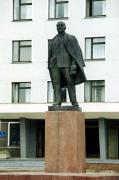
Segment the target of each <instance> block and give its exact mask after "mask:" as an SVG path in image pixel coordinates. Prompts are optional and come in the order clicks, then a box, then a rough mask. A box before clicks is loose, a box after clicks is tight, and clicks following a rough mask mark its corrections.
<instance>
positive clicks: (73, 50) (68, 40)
mask: <svg viewBox="0 0 119 180" xmlns="http://www.w3.org/2000/svg"><path fill="white" fill-rule="evenodd" d="M56 37H57V35H56V36H55V37H54V38H53V39H52V40H50V43H49V53H48V68H49V72H50V76H51V80H52V68H51V67H50V61H51V58H52V56H53V54H52V49H53V48H56V46H55V44H53V42H54V41H55V38H56ZM64 45H65V48H66V50H67V51H68V53H69V54H70V56H71V58H72V60H74V61H75V62H76V64H77V73H76V74H75V75H73V79H74V83H75V85H77V84H81V83H83V82H85V81H86V76H85V73H84V70H83V67H84V66H85V64H84V60H83V56H82V51H81V48H80V46H79V44H78V41H77V39H76V38H75V36H72V35H69V34H66V33H65V35H64ZM61 86H62V87H64V86H66V82H65V79H64V78H63V77H62V79H61Z"/></svg>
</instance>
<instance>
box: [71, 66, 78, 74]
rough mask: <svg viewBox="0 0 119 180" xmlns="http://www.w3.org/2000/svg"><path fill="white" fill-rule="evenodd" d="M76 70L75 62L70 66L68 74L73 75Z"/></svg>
mask: <svg viewBox="0 0 119 180" xmlns="http://www.w3.org/2000/svg"><path fill="white" fill-rule="evenodd" d="M76 70H77V66H76V65H75V64H73V65H72V66H71V70H70V75H75V74H76V72H77V71H76Z"/></svg>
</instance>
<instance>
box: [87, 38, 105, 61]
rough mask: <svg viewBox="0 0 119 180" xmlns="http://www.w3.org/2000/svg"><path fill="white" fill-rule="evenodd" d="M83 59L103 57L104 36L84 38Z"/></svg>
mask: <svg viewBox="0 0 119 180" xmlns="http://www.w3.org/2000/svg"><path fill="white" fill-rule="evenodd" d="M85 59H86V60H91V59H92V60H96V59H105V37H96V38H86V39H85Z"/></svg>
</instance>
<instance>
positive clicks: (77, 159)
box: [45, 111, 85, 173]
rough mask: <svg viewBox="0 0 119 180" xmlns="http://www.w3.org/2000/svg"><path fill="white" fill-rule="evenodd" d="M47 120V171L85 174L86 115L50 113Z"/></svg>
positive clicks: (64, 112)
mask: <svg viewBox="0 0 119 180" xmlns="http://www.w3.org/2000/svg"><path fill="white" fill-rule="evenodd" d="M45 119H46V121H45V171H46V172H70V173H72V172H75V173H78V172H84V171H85V121H84V113H81V112H79V111H49V112H46V118H45Z"/></svg>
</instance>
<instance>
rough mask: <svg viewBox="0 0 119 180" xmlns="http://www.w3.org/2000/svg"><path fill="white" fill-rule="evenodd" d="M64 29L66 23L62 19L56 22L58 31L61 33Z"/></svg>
mask: <svg viewBox="0 0 119 180" xmlns="http://www.w3.org/2000/svg"><path fill="white" fill-rule="evenodd" d="M65 30H66V24H65V23H64V22H63V21H59V22H58V23H57V31H58V33H63V32H65Z"/></svg>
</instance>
